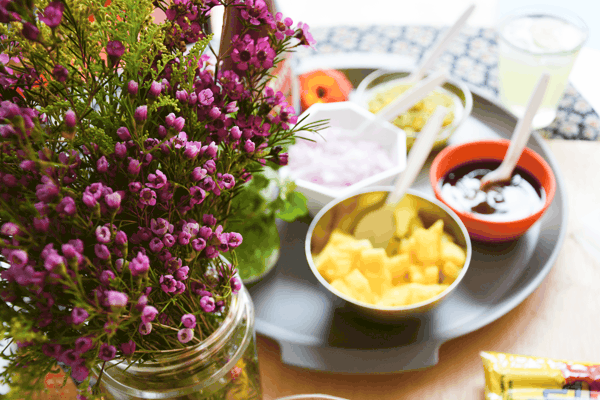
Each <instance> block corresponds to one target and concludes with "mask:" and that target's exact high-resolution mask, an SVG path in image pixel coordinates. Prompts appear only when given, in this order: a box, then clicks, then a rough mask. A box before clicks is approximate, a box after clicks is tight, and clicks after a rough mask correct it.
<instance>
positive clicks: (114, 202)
mask: <svg viewBox="0 0 600 400" xmlns="http://www.w3.org/2000/svg"><path fill="white" fill-rule="evenodd" d="M104 201H105V202H106V205H107V206H108V208H112V209H115V210H116V209H118V208H119V207H120V206H121V195H120V194H119V192H115V193H111V194H107V195H106V196H104Z"/></svg>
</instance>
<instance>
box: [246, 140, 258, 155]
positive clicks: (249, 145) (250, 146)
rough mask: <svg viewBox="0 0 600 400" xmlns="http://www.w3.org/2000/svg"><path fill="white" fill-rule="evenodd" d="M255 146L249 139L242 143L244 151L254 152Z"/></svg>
mask: <svg viewBox="0 0 600 400" xmlns="http://www.w3.org/2000/svg"><path fill="white" fill-rule="evenodd" d="M255 147H256V145H255V144H254V142H253V141H252V140H250V139H248V140H246V142H245V143H244V150H245V151H246V153H254V148H255Z"/></svg>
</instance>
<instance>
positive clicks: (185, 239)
mask: <svg viewBox="0 0 600 400" xmlns="http://www.w3.org/2000/svg"><path fill="white" fill-rule="evenodd" d="M191 237H192V235H190V234H189V233H188V232H179V235H178V236H177V243H179V244H180V245H181V246H185V245H187V244H189V243H190V239H191Z"/></svg>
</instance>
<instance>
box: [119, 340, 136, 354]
mask: <svg viewBox="0 0 600 400" xmlns="http://www.w3.org/2000/svg"><path fill="white" fill-rule="evenodd" d="M120 347H121V352H122V353H123V355H124V356H130V355H132V354H133V353H135V342H134V341H133V340H130V341H129V342H125V343H121V346H120Z"/></svg>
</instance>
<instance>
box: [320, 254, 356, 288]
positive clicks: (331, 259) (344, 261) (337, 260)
mask: <svg viewBox="0 0 600 400" xmlns="http://www.w3.org/2000/svg"><path fill="white" fill-rule="evenodd" d="M313 260H314V259H313ZM314 262H315V266H316V267H317V270H318V271H319V273H320V274H321V275H322V276H323V278H325V279H326V280H327V282H331V281H333V280H334V279H337V278H341V277H343V276H345V275H347V274H348V273H349V272H350V270H351V268H352V257H351V256H350V254H348V253H345V252H341V251H337V250H333V249H331V248H330V249H328V250H327V251H322V252H321V254H319V256H318V257H317V259H316V260H314Z"/></svg>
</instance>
